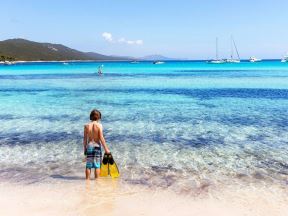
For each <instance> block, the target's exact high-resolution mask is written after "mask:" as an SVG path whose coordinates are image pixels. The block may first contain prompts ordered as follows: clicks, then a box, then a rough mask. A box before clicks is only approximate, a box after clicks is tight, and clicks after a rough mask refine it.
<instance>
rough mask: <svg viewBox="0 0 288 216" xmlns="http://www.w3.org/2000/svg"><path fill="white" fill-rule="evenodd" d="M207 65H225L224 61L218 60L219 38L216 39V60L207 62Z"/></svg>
mask: <svg viewBox="0 0 288 216" xmlns="http://www.w3.org/2000/svg"><path fill="white" fill-rule="evenodd" d="M207 63H209V64H222V63H225V62H224V61H223V59H219V58H218V38H216V59H213V60H210V61H207Z"/></svg>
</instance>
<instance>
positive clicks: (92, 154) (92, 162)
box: [86, 142, 102, 169]
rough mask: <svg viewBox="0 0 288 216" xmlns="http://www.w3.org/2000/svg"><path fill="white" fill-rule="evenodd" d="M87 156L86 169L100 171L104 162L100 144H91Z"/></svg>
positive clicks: (88, 146)
mask: <svg viewBox="0 0 288 216" xmlns="http://www.w3.org/2000/svg"><path fill="white" fill-rule="evenodd" d="M86 154H87V160H86V168H87V169H92V168H95V169H100V166H101V161H102V151H101V146H100V145H99V144H98V143H93V142H90V143H89V144H88V145H87V149H86Z"/></svg>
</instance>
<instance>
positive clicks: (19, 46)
mask: <svg viewBox="0 0 288 216" xmlns="http://www.w3.org/2000/svg"><path fill="white" fill-rule="evenodd" d="M0 56H2V59H3V56H4V57H6V59H7V57H8V58H10V59H15V60H18V61H20V60H23V61H65V60H127V58H121V57H112V56H106V55H101V54H98V53H91V52H89V53H85V52H81V51H78V50H75V49H71V48H69V47H66V46H64V45H61V44H52V43H38V42H33V41H29V40H25V39H9V40H4V41H0ZM0 60H1V59H0Z"/></svg>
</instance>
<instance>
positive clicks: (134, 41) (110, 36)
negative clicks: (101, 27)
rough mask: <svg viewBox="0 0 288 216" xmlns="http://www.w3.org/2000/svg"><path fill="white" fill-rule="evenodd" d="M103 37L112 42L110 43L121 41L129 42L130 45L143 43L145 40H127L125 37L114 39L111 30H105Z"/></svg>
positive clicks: (122, 42) (123, 42)
mask: <svg viewBox="0 0 288 216" xmlns="http://www.w3.org/2000/svg"><path fill="white" fill-rule="evenodd" d="M102 37H103V38H104V39H105V40H106V41H108V42H110V43H121V44H128V45H143V43H144V42H143V40H126V39H125V38H124V37H122V38H119V39H118V40H114V38H113V37H112V34H111V33H109V32H103V33H102Z"/></svg>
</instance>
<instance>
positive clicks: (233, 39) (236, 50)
mask: <svg viewBox="0 0 288 216" xmlns="http://www.w3.org/2000/svg"><path fill="white" fill-rule="evenodd" d="M232 40H233V44H234V47H235V50H236V53H237V57H238V60H240V56H239V53H238V49H237V46H236V43H235V41H234V39H233V37H232Z"/></svg>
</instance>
